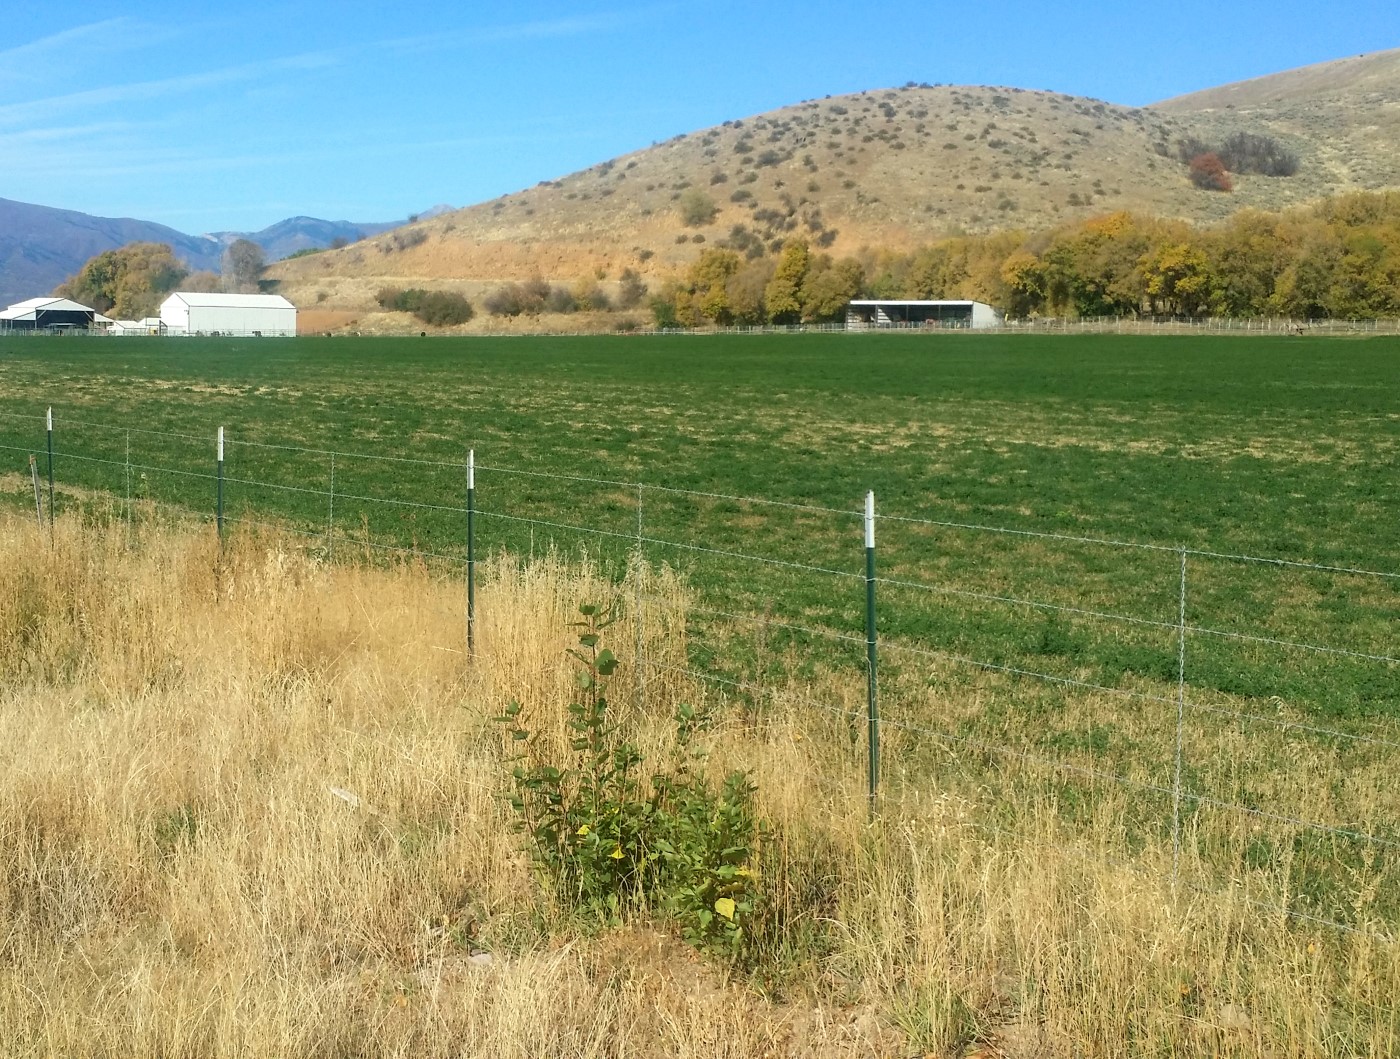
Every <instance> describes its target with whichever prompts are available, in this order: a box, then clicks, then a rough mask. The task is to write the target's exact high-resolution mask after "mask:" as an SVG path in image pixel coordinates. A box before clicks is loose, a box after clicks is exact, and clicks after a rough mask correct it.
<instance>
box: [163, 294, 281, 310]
mask: <svg viewBox="0 0 1400 1059" xmlns="http://www.w3.org/2000/svg"><path fill="white" fill-rule="evenodd" d="M173 298H179V299H180V300H181V301H182V302H184V303H185V304H186V305H188V306H189V307H190V308H191V309H196V308H207V309H295V308H296V306H295V305H293V304H292V303H291V302H289V301H288V300H287V299H286V298H284V297H282V295H280V294H205V293H202V292H195V291H176V292H175V293H174V294H172V295H171V296H170V298H167V299H166V301H170V300H171V299H173Z"/></svg>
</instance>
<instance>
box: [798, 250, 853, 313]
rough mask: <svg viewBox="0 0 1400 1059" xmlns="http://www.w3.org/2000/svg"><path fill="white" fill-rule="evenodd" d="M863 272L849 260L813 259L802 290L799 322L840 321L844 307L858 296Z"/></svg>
mask: <svg viewBox="0 0 1400 1059" xmlns="http://www.w3.org/2000/svg"><path fill="white" fill-rule="evenodd" d="M864 282H865V270H864V269H862V268H861V266H860V262H859V261H855V260H853V259H851V258H844V259H843V260H841V261H836V262H833V261H832V260H831V259H830V258H829V257H827V256H826V255H825V254H822V255H820V256H819V257H817V258H815V259H814V260H813V262H812V267H811V268H810V269H808V271H807V282H806V283H805V284H804V285H803V289H802V297H803V301H802V319H803V320H804V321H806V322H808V323H815V322H820V321H824V320H840V319H844V317H845V315H846V306H847V304H848V303H849V302H850V301H851V300H852V299H853V298H856V297H858V296H859V295H860V288H861V284H862V283H864Z"/></svg>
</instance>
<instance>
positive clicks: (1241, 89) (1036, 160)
mask: <svg viewBox="0 0 1400 1059" xmlns="http://www.w3.org/2000/svg"><path fill="white" fill-rule="evenodd" d="M1233 132H1249V133H1254V134H1263V135H1269V136H1272V137H1274V138H1275V139H1276V140H1277V141H1278V142H1279V143H1280V144H1281V145H1282V146H1283V147H1284V148H1285V149H1287V150H1288V151H1290V152H1292V153H1294V154H1295V155H1296V156H1297V158H1298V160H1299V167H1298V172H1297V173H1296V175H1294V176H1289V177H1273V176H1258V175H1241V176H1237V177H1236V179H1235V190H1234V191H1233V192H1232V193H1229V194H1222V193H1219V192H1213V191H1203V190H1200V189H1198V188H1196V187H1194V186H1193V185H1192V184H1191V182H1190V180H1189V179H1188V175H1187V168H1186V166H1185V165H1184V164H1183V162H1182V161H1181V159H1180V158H1179V157H1178V145H1179V144H1180V143H1181V142H1182V141H1183V140H1188V139H1198V140H1202V141H1206V142H1208V143H1219V142H1220V141H1221V140H1223V139H1224V138H1225V137H1226V136H1227V135H1229V134H1231V133H1233ZM1396 186H1400V51H1392V52H1384V53H1379V54H1377V55H1374V56H1367V57H1363V58H1362V59H1351V60H1342V61H1339V62H1336V63H1325V64H1322V65H1321V66H1319V67H1308V68H1305V69H1302V70H1295V71H1289V72H1286V73H1283V74H1278V75H1274V76H1273V77H1267V78H1260V79H1257V80H1255V81H1250V82H1244V83H1242V84H1241V85H1230V86H1224V87H1222V88H1218V89H1212V90H1209V91H1207V92H1203V93H1198V94H1196V95H1192V96H1186V97H1182V98H1179V99H1174V100H1169V101H1166V102H1164V103H1161V104H1157V105H1154V106H1151V107H1146V108H1133V107H1123V106H1118V105H1115V104H1112V103H1106V102H1102V101H1098V100H1092V99H1084V98H1078V97H1074V96H1068V95H1062V94H1058V93H1053V92H1040V91H1029V90H1022V89H1010V88H986V87H961V86H951V85H910V86H906V87H904V88H899V89H887V90H880V91H871V92H863V93H859V94H856V95H850V96H843V97H835V98H828V99H823V100H813V101H808V102H804V103H799V104H797V105H795V106H790V107H785V108H783V109H781V110H777V111H772V112H770V113H767V114H761V115H757V116H754V117H749V118H744V119H741V120H736V121H730V122H725V123H724V124H723V125H720V126H716V127H714V128H710V129H705V130H701V131H699V132H694V133H688V134H683V135H680V136H677V137H675V138H673V139H671V140H668V141H666V142H665V143H661V144H656V145H653V146H652V147H649V148H646V149H643V150H640V151H636V152H634V153H632V154H628V155H624V156H622V157H619V158H616V159H612V160H609V161H605V162H602V163H601V164H599V165H596V166H593V167H592V168H590V169H586V170H583V171H581V172H578V173H573V174H570V175H568V176H565V177H562V178H560V179H557V180H546V181H543V182H541V183H540V184H539V185H537V186H535V187H533V188H530V189H527V190H524V191H520V192H517V193H515V194H511V195H506V196H503V197H502V198H499V199H496V200H494V201H491V202H485V203H481V204H479V205H475V206H471V207H469V208H467V209H463V210H458V211H456V212H453V213H449V214H444V215H442V216H440V217H436V218H433V219H431V220H428V221H425V222H422V223H419V224H415V225H411V226H408V227H406V228H402V229H398V230H396V231H393V232H390V233H385V234H382V235H380V236H377V237H375V238H372V239H369V240H366V241H364V242H362V243H359V244H357V245H355V246H352V247H348V248H346V249H344V250H341V251H337V252H335V253H327V254H319V255H316V256H315V257H313V258H306V259H302V260H298V261H293V262H287V263H285V264H283V265H280V266H278V267H276V268H275V269H274V270H273V275H274V276H276V277H277V278H278V279H280V281H281V285H282V286H281V289H282V290H283V292H284V293H286V294H288V295H289V296H290V297H292V298H293V300H295V301H297V302H298V303H299V304H303V305H309V304H313V303H316V304H323V305H326V306H334V307H344V308H353V309H367V308H369V307H370V306H371V305H372V296H373V293H374V291H375V290H377V289H378V288H379V287H381V286H385V285H400V286H402V285H405V284H421V285H424V286H430V287H451V288H455V289H460V290H464V291H465V292H467V293H469V294H471V293H479V292H480V291H481V290H482V289H484V288H486V287H488V286H490V285H492V284H494V283H498V282H500V281H503V280H518V279H523V278H526V277H529V276H531V275H536V274H539V275H543V276H544V277H545V278H547V279H551V280H555V281H564V282H572V281H575V280H577V279H580V278H581V277H586V276H593V277H596V276H599V275H601V276H604V277H608V278H615V277H616V276H617V275H618V274H619V273H620V272H621V270H622V269H624V268H629V267H631V268H637V269H639V270H640V271H642V272H643V273H644V274H650V275H651V276H653V277H655V276H658V275H661V274H664V273H666V272H669V271H670V270H672V269H674V268H676V267H678V266H681V265H684V264H685V263H687V262H689V261H691V260H693V259H694V258H695V257H696V256H697V255H698V254H699V252H700V250H701V249H703V247H705V246H707V245H709V246H713V245H715V244H716V243H717V242H720V241H725V242H727V243H728V244H730V245H733V246H736V247H737V248H740V249H744V250H746V251H748V252H750V253H752V252H756V248H758V247H760V246H762V247H767V248H768V249H769V250H771V248H772V247H773V246H774V245H776V244H777V243H778V241H780V240H782V239H784V238H788V237H791V236H793V235H795V234H800V235H802V236H804V237H805V238H807V239H808V240H809V241H812V242H813V243H816V244H817V245H820V246H825V247H829V248H830V249H831V251H832V252H834V253H838V254H841V253H854V252H856V251H858V250H860V249H861V248H863V247H889V248H896V249H897V248H906V247H908V246H911V245H913V244H916V243H919V242H923V241H927V240H930V239H933V238H936V237H938V236H941V235H946V234H949V233H954V232H986V231H993V230H997V229H1005V228H1021V229H1027V230H1037V229H1044V228H1048V227H1052V226H1054V225H1056V224H1058V223H1060V222H1063V221H1069V220H1073V219H1078V218H1082V217H1085V216H1089V215H1093V214H1099V213H1104V212H1107V211H1111V210H1118V209H1130V210H1138V211H1144V212H1150V213H1154V214H1158V215H1163V216H1173V217H1181V218H1185V219H1188V220H1192V221H1197V222H1210V221H1215V220H1219V219H1222V218H1224V217H1226V216H1228V215H1229V214H1231V213H1233V212H1235V211H1237V210H1239V209H1241V208H1244V207H1250V206H1253V207H1259V208H1264V209H1279V208H1282V207H1286V206H1289V205H1293V204H1298V203H1302V202H1306V201H1310V200H1313V199H1316V198H1318V197H1321V196H1325V195H1329V194H1336V193H1338V192H1342V191H1348V190H1358V189H1374V188H1383V187H1396ZM711 208H712V209H713V214H712V215H711V216H708V217H707V216H706V214H707V213H708V212H709V210H710V209H711Z"/></svg>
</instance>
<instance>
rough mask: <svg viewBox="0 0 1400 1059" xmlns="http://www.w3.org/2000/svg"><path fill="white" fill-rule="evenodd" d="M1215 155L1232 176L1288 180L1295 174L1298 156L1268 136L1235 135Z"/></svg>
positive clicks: (1240, 133)
mask: <svg viewBox="0 0 1400 1059" xmlns="http://www.w3.org/2000/svg"><path fill="white" fill-rule="evenodd" d="M1217 153H1218V154H1219V155H1220V160H1221V161H1222V162H1224V163H1225V168H1226V169H1228V170H1230V172H1232V173H1259V174H1260V175H1262V176H1279V177H1288V176H1292V175H1293V174H1295V173H1296V172H1298V156H1297V155H1296V154H1294V153H1293V152H1292V151H1290V150H1289V149H1288V148H1286V147H1284V146H1283V144H1281V143H1279V142H1278V141H1277V140H1275V139H1274V138H1273V137H1272V136H1259V135H1256V134H1255V133H1252V132H1237V133H1235V134H1234V135H1232V136H1230V137H1228V138H1227V139H1226V140H1225V142H1224V143H1222V144H1221V145H1220V150H1219V151H1218V152H1217Z"/></svg>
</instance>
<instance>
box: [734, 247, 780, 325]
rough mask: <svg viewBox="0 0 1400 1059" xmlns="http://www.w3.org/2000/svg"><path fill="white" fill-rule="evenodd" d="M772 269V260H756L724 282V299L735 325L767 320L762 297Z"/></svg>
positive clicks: (758, 322)
mask: <svg viewBox="0 0 1400 1059" xmlns="http://www.w3.org/2000/svg"><path fill="white" fill-rule="evenodd" d="M773 267H774V266H773V259H772V258H767V257H764V258H758V259H757V260H754V261H749V262H747V263H746V264H744V265H743V266H742V267H741V268H740V269H739V271H738V272H736V273H734V275H732V276H730V277H729V279H728V280H727V281H726V282H725V285H724V293H725V297H726V298H727V299H728V301H729V311H730V314H731V315H732V316H733V318H734V322H735V323H736V324H743V325H745V326H748V325H752V324H761V323H763V321H764V320H765V319H767V309H766V307H765V305H764V302H763V296H764V292H765V291H766V290H767V288H768V284H769V282H770V281H771V280H772V278H773Z"/></svg>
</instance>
